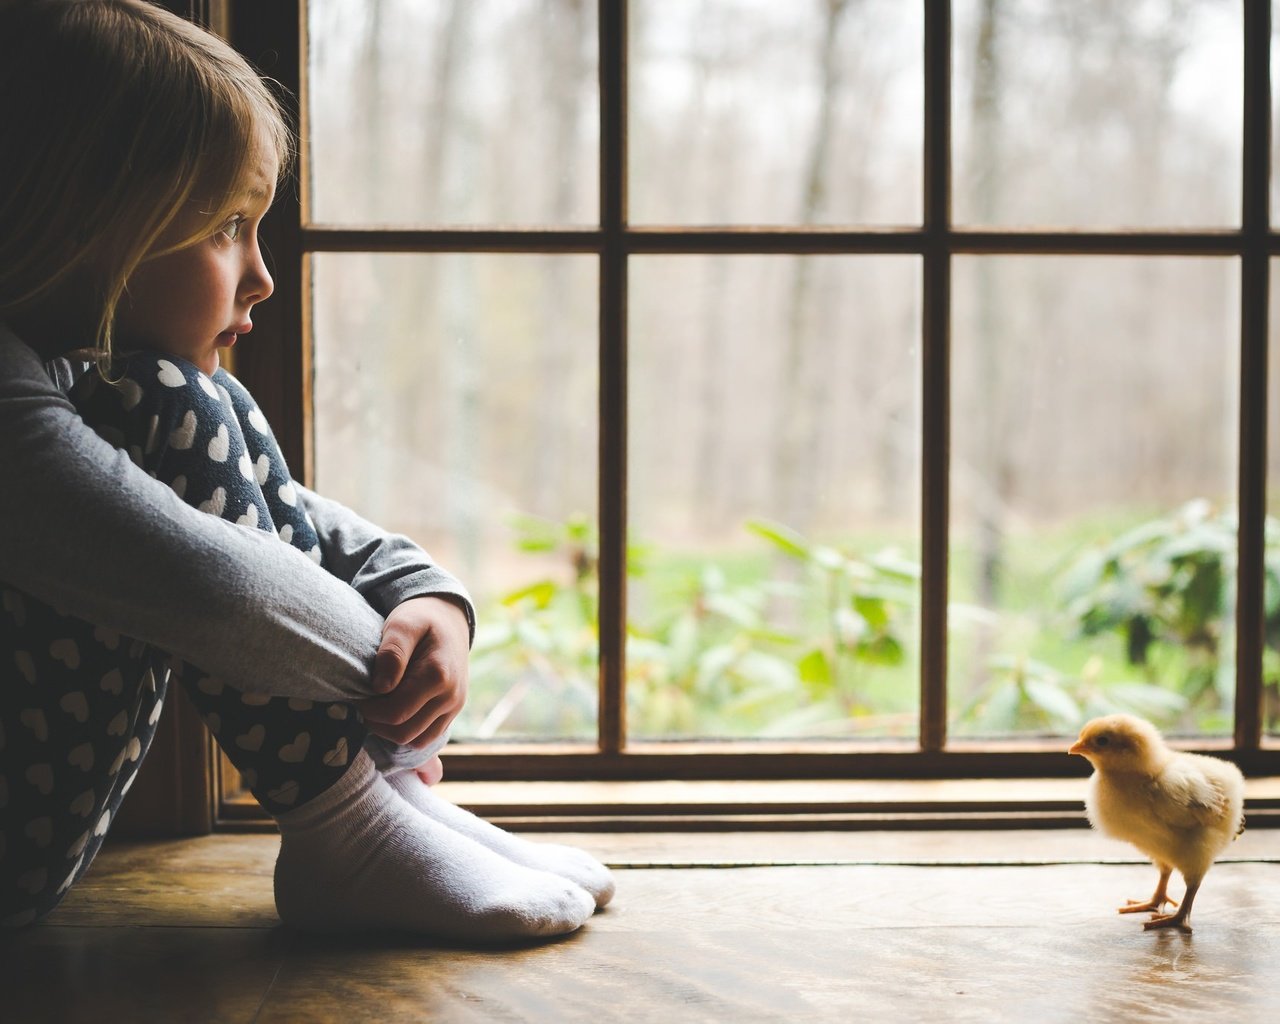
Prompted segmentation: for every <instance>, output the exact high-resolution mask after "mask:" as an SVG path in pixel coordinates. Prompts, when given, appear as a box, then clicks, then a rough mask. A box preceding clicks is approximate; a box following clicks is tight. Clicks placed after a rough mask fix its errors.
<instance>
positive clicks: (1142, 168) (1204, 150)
mask: <svg viewBox="0 0 1280 1024" xmlns="http://www.w3.org/2000/svg"><path fill="white" fill-rule="evenodd" d="M1242 7H1243V5H1242V4H1241V3H1240V2H1239V0H1133V2H1126V3H1115V2H1114V0H1031V2H1028V0H1017V2H1014V0H955V4H954V11H955V31H954V47H955V56H954V67H955V73H956V78H955V84H954V87H953V91H952V108H953V111H954V118H955V125H954V138H955V160H954V170H955V195H954V204H955V216H956V220H957V222H959V223H964V224H979V225H984V224H997V225H1000V224H1022V225H1063V226H1070V227H1126V226H1132V227H1160V226H1165V227H1170V226H1174V227H1185V226H1189V225H1196V226H1206V225H1211V226H1219V227H1221V226H1228V225H1235V224H1239V223H1240V166H1241V165H1240V160H1241V118H1242V109H1243V106H1242V103H1243V101H1242V86H1241V81H1242V76H1243V71H1242V43H1241V40H1242V34H1243V28H1242V26H1241V18H1242V13H1241V12H1242Z"/></svg>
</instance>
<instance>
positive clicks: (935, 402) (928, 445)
mask: <svg viewBox="0 0 1280 1024" xmlns="http://www.w3.org/2000/svg"><path fill="white" fill-rule="evenodd" d="M924 34H925V35H924V48H925V52H924V76H925V81H924V163H925V166H924V234H925V245H924V299H923V311H922V318H921V330H922V332H923V337H922V346H923V347H922V357H923V358H922V362H923V374H922V377H923V380H922V389H923V394H922V410H921V412H922V423H921V435H922V437H923V444H924V457H923V459H922V460H921V466H922V473H923V479H922V481H921V536H922V552H921V554H922V557H921V579H920V587H921V592H920V747H921V749H922V750H924V751H938V750H941V749H942V748H943V747H944V746H945V745H946V738H947V645H946V639H947V525H948V521H949V508H948V504H949V498H948V490H949V482H948V474H949V470H950V467H949V465H948V461H949V448H950V444H949V436H950V423H949V420H950V393H951V382H950V373H951V370H950V359H951V353H950V344H951V339H950V326H951V308H950V307H951V3H950V0H924Z"/></svg>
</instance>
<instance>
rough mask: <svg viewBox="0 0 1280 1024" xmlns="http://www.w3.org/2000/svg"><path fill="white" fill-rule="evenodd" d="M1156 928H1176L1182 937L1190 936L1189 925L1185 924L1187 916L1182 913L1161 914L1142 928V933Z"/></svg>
mask: <svg viewBox="0 0 1280 1024" xmlns="http://www.w3.org/2000/svg"><path fill="white" fill-rule="evenodd" d="M1156 928H1177V929H1178V931H1180V932H1182V934H1183V935H1190V934H1191V925H1189V924H1187V915H1186V914H1185V913H1183V912H1182V911H1179V912H1178V913H1176V914H1161V915H1160V916H1159V917H1153V918H1152V919H1151V920H1150V921H1147V922H1146V923H1145V924H1144V925H1143V926H1142V930H1143V931H1144V932H1149V931H1154V930H1155V929H1156Z"/></svg>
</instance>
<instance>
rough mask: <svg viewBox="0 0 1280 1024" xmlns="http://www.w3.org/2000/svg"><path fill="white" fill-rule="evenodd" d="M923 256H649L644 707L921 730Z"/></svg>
mask: <svg viewBox="0 0 1280 1024" xmlns="http://www.w3.org/2000/svg"><path fill="white" fill-rule="evenodd" d="M919 294H920V275H919V261H918V260H916V259H913V258H906V257H828V258H809V257H761V256H730V257H701V256H699V257H694V256H685V257H679V256H677V257H653V258H637V259H635V260H634V261H633V263H632V276H631V290H630V310H631V324H632V327H631V330H632V335H631V348H630V355H629V361H630V366H629V369H630V375H631V376H630V395H631V421H630V437H631V439H630V458H631V462H630V474H631V475H630V502H631V517H632V520H631V521H632V537H633V551H632V557H631V578H630V590H629V597H628V610H629V616H630V622H629V626H630V635H629V646H628V651H627V693H628V712H627V714H628V723H629V728H630V732H631V735H633V736H635V737H639V738H650V739H669V738H674V737H692V736H696V737H713V738H728V737H743V736H751V737H818V736H828V737H833V736H914V735H915V733H916V726H917V719H918V711H917V708H918V706H919V701H918V692H919V682H918V678H919V667H918V666H919V658H918V652H917V648H918V640H917V636H918V631H919V626H918V608H919V557H920V537H919V514H920V490H919V480H920V472H919V451H920V430H919V422H920V417H919V412H918V410H919V394H920V355H919V334H920V310H919Z"/></svg>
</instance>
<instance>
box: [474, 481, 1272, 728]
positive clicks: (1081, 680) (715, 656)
mask: <svg viewBox="0 0 1280 1024" xmlns="http://www.w3.org/2000/svg"><path fill="white" fill-rule="evenodd" d="M515 526H516V547H517V549H518V550H519V551H520V552H522V553H525V554H531V555H542V556H547V561H548V564H549V565H550V566H551V571H550V572H549V573H548V574H547V575H546V576H544V577H542V578H539V579H536V580H534V581H532V582H529V583H526V584H524V585H523V586H521V587H519V588H517V589H515V590H512V591H511V592H509V593H507V594H505V595H503V596H502V597H501V598H500V599H499V600H498V601H497V603H496V604H495V605H494V606H493V607H490V608H487V609H485V610H484V612H483V614H482V616H481V619H482V626H481V630H480V633H479V635H478V636H477V640H476V648H475V653H474V657H473V663H472V695H471V700H470V702H469V706H468V709H467V711H466V712H465V713H464V718H463V720H462V722H461V723H460V729H459V732H460V734H465V735H470V736H476V737H486V736H494V735H498V734H502V735H505V736H531V737H547V736H555V737H565V738H583V739H586V738H590V737H593V736H594V734H595V727H596V699H597V698H596V694H597V686H598V682H597V679H598V669H597V659H598V651H599V633H598V611H599V600H598V582H597V565H598V539H597V537H596V534H595V528H594V525H593V524H592V523H591V522H590V521H588V520H587V519H585V518H577V519H572V520H569V521H567V522H563V523H555V522H549V521H546V520H540V519H535V518H532V517H525V518H522V519H520V520H519V521H518V522H517V523H516V524H515ZM746 530H747V533H748V535H749V536H750V537H752V538H754V539H755V540H756V541H757V548H758V550H757V551H755V552H754V553H753V552H743V551H737V552H735V553H734V554H732V555H724V556H721V558H720V559H719V560H712V559H711V558H709V557H684V558H682V557H681V556H679V555H677V554H676V553H674V552H669V551H665V552H658V551H655V550H653V549H649V548H645V547H643V546H640V545H634V546H631V547H630V548H629V549H628V553H627V573H628V576H629V579H630V582H631V584H632V587H631V591H632V595H633V601H632V605H633V607H632V610H631V615H630V620H629V623H628V630H627V678H626V684H627V696H628V720H629V724H630V729H631V732H632V734H633V735H638V736H648V737H655V738H656V737H674V736H685V737H690V736H710V737H722V738H723V737H748V736H750V737H781V736H792V735H804V736H840V735H876V736H887V735H910V734H912V733H913V731H914V728H915V707H916V692H915V691H916V679H915V671H914V658H913V657H912V656H911V645H912V643H913V642H914V633H915V608H916V605H917V602H918V593H919V584H920V569H919V566H918V565H917V564H916V563H914V562H912V561H910V560H907V559H905V558H903V557H902V556H901V555H899V554H898V553H896V552H895V551H894V550H892V549H885V550H880V551H878V552H876V553H874V554H871V555H859V554H856V553H854V552H852V551H849V550H845V549H843V548H841V547H838V546H836V545H832V544H824V543H818V542H815V541H813V540H811V539H809V538H806V537H804V536H802V535H800V534H799V533H797V532H796V531H794V530H792V529H790V528H789V527H787V526H784V525H781V524H778V523H773V522H766V521H763V520H753V521H750V522H748V523H747V524H746ZM1235 562H1236V523H1235V520H1234V517H1232V516H1230V515H1225V514H1220V513H1215V512H1214V511H1213V509H1212V508H1211V507H1210V506H1209V504H1208V503H1207V502H1203V501H1197V502H1192V503H1189V504H1187V505H1185V506H1183V507H1182V508H1180V509H1178V510H1177V511H1176V512H1174V513H1172V514H1170V515H1168V516H1164V517H1160V518H1156V519H1152V520H1150V521H1148V522H1145V523H1142V524H1141V525H1138V526H1136V527H1133V528H1131V529H1128V530H1127V531H1125V532H1122V533H1121V534H1120V535H1119V536H1118V537H1116V538H1115V539H1114V540H1113V541H1111V542H1109V543H1107V544H1106V545H1104V546H1101V547H1097V548H1090V549H1088V550H1084V551H1080V550H1079V542H1078V541H1077V542H1076V543H1075V544H1073V545H1072V555H1071V557H1070V559H1069V560H1068V562H1067V566H1066V569H1065V571H1063V572H1061V574H1060V578H1059V588H1058V593H1059V602H1058V604H1057V612H1056V613H1055V614H1056V616H1057V621H1056V622H1049V623H1045V622H1041V621H1038V620H1037V622H1036V623H1035V624H1034V631H1033V632H1034V635H1035V636H1037V637H1039V638H1042V642H1041V644H1040V645H1041V646H1046V643H1047V641H1044V638H1048V641H1052V643H1048V646H1047V651H1041V652H1040V653H1039V654H1031V653H1028V654H1020V655H1014V654H1010V653H1008V652H1007V651H1001V650H999V649H997V650H996V651H994V652H992V653H989V654H986V655H984V656H983V658H982V669H981V673H980V675H979V677H978V682H979V683H980V685H979V686H978V689H977V692H975V693H973V694H971V695H970V696H969V698H968V699H967V701H965V702H964V703H963V704H962V705H961V706H958V707H957V710H956V713H955V715H954V716H953V721H954V724H955V727H956V728H957V731H958V732H961V733H966V734H972V735H1011V734H1026V733H1051V734H1063V733H1071V732H1073V731H1074V730H1076V729H1077V728H1079V726H1080V725H1081V724H1082V723H1083V722H1084V721H1086V720H1087V719H1089V718H1092V717H1094V716H1096V715H1101V714H1108V713H1111V712H1114V711H1121V710H1124V711H1133V712H1136V713H1138V714H1142V715H1144V716H1146V717H1148V718H1151V719H1153V720H1155V721H1156V722H1157V723H1160V724H1162V725H1165V726H1174V727H1181V728H1189V729H1193V730H1194V729H1206V728H1207V729H1223V728H1226V727H1227V725H1228V723H1229V721H1230V707H1231V701H1232V697H1233V688H1234V676H1235V671H1234V670H1235V665H1234V651H1233V650H1232V643H1231V638H1232V636H1233V632H1232V630H1231V629H1230V623H1231V619H1232V614H1233V611H1234V604H1235V594H1234V581H1235ZM636 597H639V598H640V600H635V598H636ZM966 610H967V611H969V612H970V613H971V614H970V615H966V614H964V613H965V612H966ZM1265 611H1266V645H1267V646H1266V653H1265V663H1264V679H1265V683H1266V687H1267V709H1268V710H1267V718H1268V722H1269V725H1270V727H1271V728H1273V729H1274V728H1276V727H1277V725H1280V525H1278V524H1277V523H1275V522H1274V521H1270V520H1269V521H1268V523H1267V557H1266V595H1265ZM951 612H952V619H953V621H955V622H957V623H959V622H963V621H967V620H970V619H972V620H973V621H975V622H980V621H981V620H982V619H983V617H984V616H985V619H986V622H987V625H988V626H990V625H991V623H992V622H993V621H996V622H999V621H1005V620H1008V618H1009V616H1011V615H1013V614H1014V612H1012V611H1006V612H1003V613H989V612H981V611H980V610H974V609H966V607H964V606H960V605H956V604H954V603H953V605H952V608H951ZM1055 638H1056V639H1055ZM1100 643H1101V644H1103V645H1104V646H1102V647H1099V646H1098V645H1099V644H1100ZM1054 644H1056V645H1057V646H1053V645H1054ZM1068 644H1075V645H1077V648H1068V647H1066V646H1064V645H1068ZM1081 644H1085V645H1087V646H1086V647H1084V648H1079V647H1078V645H1081ZM1112 644H1114V647H1112V646H1110V645H1112ZM1077 649H1080V650H1085V651H1092V653H1088V655H1087V657H1084V658H1083V663H1081V660H1078V656H1077V655H1070V652H1071V651H1072V650H1077ZM1073 661H1074V663H1075V664H1076V665H1077V666H1078V668H1076V669H1070V668H1064V667H1062V666H1065V665H1069V664H1070V663H1072V662H1073Z"/></svg>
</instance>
